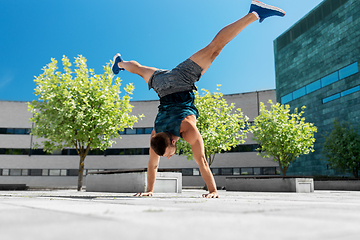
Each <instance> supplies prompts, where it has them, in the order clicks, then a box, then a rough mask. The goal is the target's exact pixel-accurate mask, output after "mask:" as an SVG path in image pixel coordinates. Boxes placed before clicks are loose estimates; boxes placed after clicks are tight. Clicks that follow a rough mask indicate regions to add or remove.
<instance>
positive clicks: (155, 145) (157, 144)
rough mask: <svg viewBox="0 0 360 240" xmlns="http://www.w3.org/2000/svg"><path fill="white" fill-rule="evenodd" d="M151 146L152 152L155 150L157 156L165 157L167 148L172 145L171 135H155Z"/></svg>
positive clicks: (165, 133) (162, 133) (164, 133)
mask: <svg viewBox="0 0 360 240" xmlns="http://www.w3.org/2000/svg"><path fill="white" fill-rule="evenodd" d="M150 145H151V148H152V150H154V152H155V153H156V154H157V155H159V156H163V155H164V154H165V150H166V148H167V147H168V146H170V145H171V137H170V134H169V133H167V132H161V133H157V134H155V135H154V136H153V137H152V138H151V141H150Z"/></svg>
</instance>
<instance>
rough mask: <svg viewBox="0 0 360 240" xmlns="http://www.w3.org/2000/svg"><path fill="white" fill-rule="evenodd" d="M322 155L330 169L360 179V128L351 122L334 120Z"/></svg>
mask: <svg viewBox="0 0 360 240" xmlns="http://www.w3.org/2000/svg"><path fill="white" fill-rule="evenodd" d="M322 154H323V155H324V156H325V157H326V160H327V161H328V162H329V164H330V167H331V168H334V169H338V170H340V171H344V172H347V173H351V174H353V175H354V177H356V178H358V177H359V171H360V134H359V127H357V126H356V127H354V126H352V125H351V124H350V123H349V122H343V123H340V122H339V120H338V119H335V120H334V125H333V130H332V131H331V133H330V134H328V135H327V136H326V138H325V143H324V145H323V149H322Z"/></svg>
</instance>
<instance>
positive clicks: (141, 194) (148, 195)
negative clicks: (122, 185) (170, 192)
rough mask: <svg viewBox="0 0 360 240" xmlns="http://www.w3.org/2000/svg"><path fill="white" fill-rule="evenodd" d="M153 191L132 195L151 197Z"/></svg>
mask: <svg viewBox="0 0 360 240" xmlns="http://www.w3.org/2000/svg"><path fill="white" fill-rule="evenodd" d="M152 196H153V193H152V192H146V193H141V192H139V193H137V194H135V195H134V197H152Z"/></svg>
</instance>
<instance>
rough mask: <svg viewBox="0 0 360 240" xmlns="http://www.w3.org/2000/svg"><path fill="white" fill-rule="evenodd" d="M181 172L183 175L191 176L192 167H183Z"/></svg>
mask: <svg viewBox="0 0 360 240" xmlns="http://www.w3.org/2000/svg"><path fill="white" fill-rule="evenodd" d="M181 173H182V175H183V176H192V175H193V169H192V168H183V169H181Z"/></svg>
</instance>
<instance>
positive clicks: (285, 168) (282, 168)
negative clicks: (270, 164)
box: [278, 160, 287, 177]
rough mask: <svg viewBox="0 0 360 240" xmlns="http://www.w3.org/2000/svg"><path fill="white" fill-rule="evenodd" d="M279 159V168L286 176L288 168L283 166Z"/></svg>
mask: <svg viewBox="0 0 360 240" xmlns="http://www.w3.org/2000/svg"><path fill="white" fill-rule="evenodd" d="M278 161H279V168H280V171H281V173H282V174H283V176H284V177H286V170H287V167H283V166H282V165H281V162H280V160H278Z"/></svg>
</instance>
